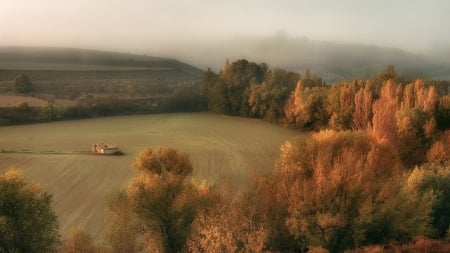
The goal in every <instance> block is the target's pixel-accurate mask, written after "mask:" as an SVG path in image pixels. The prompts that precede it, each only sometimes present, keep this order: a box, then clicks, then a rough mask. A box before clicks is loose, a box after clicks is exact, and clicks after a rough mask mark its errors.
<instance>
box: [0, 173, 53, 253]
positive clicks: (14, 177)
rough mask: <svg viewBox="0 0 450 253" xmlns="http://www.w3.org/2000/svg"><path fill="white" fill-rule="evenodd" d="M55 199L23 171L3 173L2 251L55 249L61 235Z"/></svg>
mask: <svg viewBox="0 0 450 253" xmlns="http://www.w3.org/2000/svg"><path fill="white" fill-rule="evenodd" d="M51 201H52V197H51V195H50V194H48V193H46V192H43V191H42V190H41V189H40V188H39V187H38V186H37V185H36V184H33V183H30V182H28V181H27V180H26V179H25V178H24V177H23V175H22V174H21V173H20V172H19V171H17V170H9V171H7V172H6V173H4V174H3V175H0V252H5V253H7V252H18V253H28V252H37V253H39V252H42V253H47V252H54V251H55V250H56V248H57V246H58V244H59V235H58V222H57V217H56V215H55V214H54V212H53V211H52V209H51Z"/></svg>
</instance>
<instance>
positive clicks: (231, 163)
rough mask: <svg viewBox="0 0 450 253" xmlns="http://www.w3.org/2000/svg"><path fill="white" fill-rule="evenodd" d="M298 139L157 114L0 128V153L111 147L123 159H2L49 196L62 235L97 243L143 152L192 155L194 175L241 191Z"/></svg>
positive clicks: (257, 125) (259, 126) (1, 165)
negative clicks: (109, 206)
mask: <svg viewBox="0 0 450 253" xmlns="http://www.w3.org/2000/svg"><path fill="white" fill-rule="evenodd" d="M298 135H299V133H298V132H296V131H293V130H289V129H284V128H281V127H279V126H276V125H273V124H269V123H266V122H262V121H259V120H250V119H243V118H234V117H228V116H221V115H214V114H204V113H198V114H160V115H141V116H123V117H109V118H97V119H89V120H77V121H65V122H57V123H48V124H35V125H24V126H8V127H0V150H31V151H36V152H39V151H51V152H61V153H64V152H67V151H69V152H70V151H84V150H86V151H87V150H89V149H90V146H91V144H93V143H96V142H108V143H112V144H117V145H119V147H120V148H121V150H122V151H123V152H125V155H124V156H108V157H105V156H98V155H82V154H38V153H31V154H27V153H17V154H14V153H0V172H4V171H5V170H6V169H8V168H10V167H15V168H19V169H21V170H23V172H24V174H25V176H26V177H27V178H29V179H31V180H33V181H34V182H37V183H39V184H40V185H41V186H42V187H43V188H44V190H45V191H48V192H50V193H52V194H53V204H54V210H55V212H56V214H57V215H58V218H59V222H60V232H61V234H62V235H63V236H65V235H67V233H68V232H70V231H71V230H72V229H74V228H77V227H78V228H82V229H85V230H87V231H88V232H89V233H91V235H92V236H93V237H94V238H95V239H96V240H97V241H99V242H100V241H101V235H102V233H103V230H104V227H105V226H104V221H105V220H104V219H105V214H106V203H107V202H108V200H109V199H110V198H111V197H112V196H114V194H116V193H117V192H118V191H120V190H121V189H125V188H126V185H127V183H128V181H129V180H130V179H131V178H132V177H133V176H134V175H135V172H134V171H133V170H132V169H131V164H132V162H133V160H134V158H135V156H136V155H137V154H138V153H139V152H140V151H141V150H143V149H144V148H145V147H173V148H176V149H178V150H180V151H182V152H187V153H189V154H190V158H191V161H192V163H193V165H194V176H195V177H197V178H199V179H207V180H210V181H214V182H218V183H220V181H222V180H227V181H229V180H231V182H233V183H236V184H238V185H242V184H245V181H246V176H247V172H248V171H250V170H252V169H256V170H266V171H267V170H270V169H271V168H272V166H273V164H274V162H275V161H276V159H277V158H278V154H279V147H280V145H281V144H283V143H284V142H285V141H286V140H294V139H295V137H296V136H298Z"/></svg>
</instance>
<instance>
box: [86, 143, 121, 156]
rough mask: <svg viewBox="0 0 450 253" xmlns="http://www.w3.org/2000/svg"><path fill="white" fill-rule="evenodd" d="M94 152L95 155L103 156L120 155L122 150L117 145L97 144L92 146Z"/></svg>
mask: <svg viewBox="0 0 450 253" xmlns="http://www.w3.org/2000/svg"><path fill="white" fill-rule="evenodd" d="M92 152H93V153H95V154H102V155H115V154H119V153H120V150H119V147H118V146H117V145H111V144H105V143H96V144H94V145H92Z"/></svg>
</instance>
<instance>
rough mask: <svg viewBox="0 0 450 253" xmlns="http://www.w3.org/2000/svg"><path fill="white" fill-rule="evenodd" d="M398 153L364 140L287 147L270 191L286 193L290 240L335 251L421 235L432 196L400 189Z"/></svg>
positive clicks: (341, 135)
mask: <svg viewBox="0 0 450 253" xmlns="http://www.w3.org/2000/svg"><path fill="white" fill-rule="evenodd" d="M395 154H396V153H395V152H394V151H393V150H392V148H391V147H390V146H389V145H387V144H385V143H378V142H377V141H375V140H374V139H372V138H371V137H370V136H368V135H366V134H364V133H351V132H334V131H323V132H319V133H316V134H313V135H312V136H311V138H309V139H306V138H305V139H300V140H299V141H298V142H297V143H295V144H294V145H291V144H285V146H283V148H282V152H281V157H280V162H279V164H278V165H277V166H276V168H275V170H274V174H275V176H277V177H278V178H279V179H282V180H279V182H278V183H277V184H276V186H275V187H276V189H275V190H274V191H277V192H283V191H285V190H283V189H288V190H287V191H285V192H286V196H285V201H286V202H287V210H288V213H287V217H286V225H287V227H288V230H289V233H291V234H292V235H293V236H294V237H295V238H296V240H300V241H304V243H305V244H306V246H323V247H326V248H328V249H329V250H332V251H341V250H344V249H346V248H353V247H355V246H358V245H364V244H373V243H380V242H386V241H389V240H399V241H406V240H408V239H410V238H412V237H413V236H415V235H417V234H423V233H424V231H425V229H426V225H427V224H428V217H429V216H428V215H429V212H430V205H431V197H430V196H429V195H427V194H424V195H422V194H419V193H417V189H416V188H413V187H412V188H411V187H410V188H408V187H406V186H405V187H403V185H404V183H403V182H404V181H403V177H402V175H403V174H402V165H401V163H400V160H399V158H398V156H396V155H395ZM280 175H285V176H280ZM416 193H417V194H416ZM410 196H413V197H410ZM410 205H411V206H413V207H410ZM418 205H420V206H421V209H420V210H419V209H418V208H417V206H418ZM389 220H390V221H393V220H395V223H394V224H390V223H386V222H388V221H389ZM399 234H401V235H402V237H398V235H399Z"/></svg>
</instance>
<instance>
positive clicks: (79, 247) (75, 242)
mask: <svg viewBox="0 0 450 253" xmlns="http://www.w3.org/2000/svg"><path fill="white" fill-rule="evenodd" d="M96 252H99V249H98V248H97V247H96V246H95V245H94V242H93V240H92V237H91V236H90V235H89V234H88V233H87V232H85V231H83V230H74V231H72V232H71V233H70V235H69V238H68V239H67V241H66V242H65V243H64V245H63V246H62V248H61V250H60V253H96Z"/></svg>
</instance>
